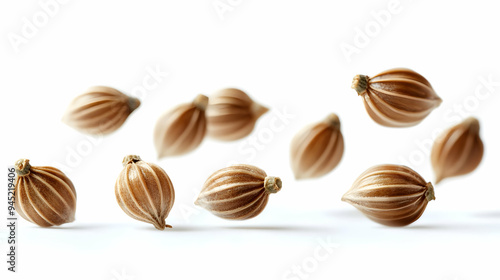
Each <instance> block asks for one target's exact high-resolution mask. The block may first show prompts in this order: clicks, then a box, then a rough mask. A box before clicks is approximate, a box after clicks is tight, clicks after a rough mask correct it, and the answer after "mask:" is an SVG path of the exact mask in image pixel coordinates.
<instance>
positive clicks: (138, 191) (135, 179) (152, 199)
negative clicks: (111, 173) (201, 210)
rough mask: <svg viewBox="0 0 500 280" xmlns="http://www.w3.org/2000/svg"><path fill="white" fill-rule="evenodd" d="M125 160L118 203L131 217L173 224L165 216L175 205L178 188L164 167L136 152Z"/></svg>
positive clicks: (160, 226)
mask: <svg viewBox="0 0 500 280" xmlns="http://www.w3.org/2000/svg"><path fill="white" fill-rule="evenodd" d="M122 163H123V170H122V171H121V172H120V175H119V176H118V179H117V180H116V184H115V195H116V200H117V202H118V205H120V207H121V208H122V210H123V211H124V212H125V213H126V214H127V215H129V216H130V217H132V218H134V219H136V220H139V221H142V222H146V223H150V224H153V225H154V226H155V228H156V229H159V230H163V229H165V228H166V227H171V226H170V225H167V224H165V219H166V218H167V216H168V214H169V212H170V210H171V209H172V206H173V205H174V200H175V192H174V187H173V184H172V181H171V180H170V178H169V177H168V175H167V173H166V172H165V170H163V169H162V168H161V167H160V166H158V165H156V164H154V163H148V162H145V161H143V160H141V158H140V157H139V156H137V155H130V156H126V157H125V158H124V159H123V162H122Z"/></svg>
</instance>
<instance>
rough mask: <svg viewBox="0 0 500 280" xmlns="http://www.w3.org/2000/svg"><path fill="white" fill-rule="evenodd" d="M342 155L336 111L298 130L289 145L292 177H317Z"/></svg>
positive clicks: (333, 166)
mask: <svg viewBox="0 0 500 280" xmlns="http://www.w3.org/2000/svg"><path fill="white" fill-rule="evenodd" d="M343 154H344V137H343V136H342V132H341V130H340V120H339V117H338V116H337V115H336V114H333V113H332V114H330V115H328V116H327V117H326V118H325V119H324V120H322V121H321V122H318V123H315V124H311V125H309V126H307V127H305V128H303V129H302V130H300V131H299V132H298V133H297V134H296V135H295V136H294V138H293V139H292V143H291V145H290V161H291V166H292V170H293V173H294V175H295V179H298V180H299V179H309V178H318V177H321V176H323V175H325V174H327V173H329V172H330V171H332V170H333V169H334V168H335V167H336V166H337V165H338V164H339V162H340V160H341V159H342V155H343Z"/></svg>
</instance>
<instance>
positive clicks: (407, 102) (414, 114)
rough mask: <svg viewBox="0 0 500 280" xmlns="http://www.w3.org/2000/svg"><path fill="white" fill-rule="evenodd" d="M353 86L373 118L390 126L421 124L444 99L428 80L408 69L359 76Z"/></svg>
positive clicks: (355, 78) (381, 123)
mask: <svg viewBox="0 0 500 280" xmlns="http://www.w3.org/2000/svg"><path fill="white" fill-rule="evenodd" d="M352 88H353V89H355V90H356V92H357V93H358V95H359V96H361V97H362V98H363V102H364V105H365V109H366V111H367V112H368V114H369V115H370V117H371V118H372V119H373V120H374V121H375V122H377V123H378V124H380V125H383V126H388V127H410V126H414V125H417V124H419V123H420V122H421V121H422V120H423V119H424V118H425V117H427V116H428V115H429V114H430V113H431V112H432V111H433V110H434V109H435V108H437V107H438V106H439V105H440V104H441V102H442V100H441V98H440V97H439V96H438V95H437V94H436V92H435V91H434V89H433V88H432V86H431V84H430V83H429V81H427V79H425V78H424V77H423V76H422V75H420V74H418V73H417V72H415V71H413V70H410V69H406V68H395V69H390V70H387V71H384V72H382V73H379V74H377V75H375V76H371V77H369V76H366V75H356V76H355V77H354V79H353V82H352Z"/></svg>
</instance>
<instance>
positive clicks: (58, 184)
mask: <svg viewBox="0 0 500 280" xmlns="http://www.w3.org/2000/svg"><path fill="white" fill-rule="evenodd" d="M14 167H15V171H16V173H17V176H16V181H15V203H14V205H15V209H16V211H17V213H18V214H19V215H20V216H21V217H23V218H24V219H25V220H27V221H30V222H32V223H35V224H37V225H39V226H41V227H50V226H58V225H62V224H65V223H71V222H73V221H74V220H75V211H76V191H75V187H74V186H73V183H72V182H71V180H70V179H69V178H68V177H67V176H66V175H65V174H64V173H63V172H62V171H61V170H59V169H57V168H54V167H51V166H31V165H30V163H29V160H28V159H20V160H18V161H17V162H16V163H15V164H14Z"/></svg>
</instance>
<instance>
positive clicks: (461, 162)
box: [431, 117, 484, 184]
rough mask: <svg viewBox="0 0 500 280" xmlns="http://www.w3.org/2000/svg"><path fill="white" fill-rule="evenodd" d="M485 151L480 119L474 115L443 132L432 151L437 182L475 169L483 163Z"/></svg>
mask: <svg viewBox="0 0 500 280" xmlns="http://www.w3.org/2000/svg"><path fill="white" fill-rule="evenodd" d="M483 152H484V145H483V141H482V140H481V137H480V135H479V121H478V120H477V119H476V118H474V117H470V118H467V119H465V120H464V121H463V122H461V123H459V124H457V125H455V126H453V127H450V128H449V129H447V130H446V131H444V132H443V133H441V134H440V135H439V136H438V137H437V138H436V140H435V142H434V145H433V146H432V152H431V162H432V168H433V169H434V174H435V176H436V184H437V183H439V182H441V180H443V179H444V178H449V177H454V176H459V175H464V174H467V173H470V172H472V171H474V170H475V169H476V167H477V166H478V165H479V164H480V163H481V160H482V158H483Z"/></svg>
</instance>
